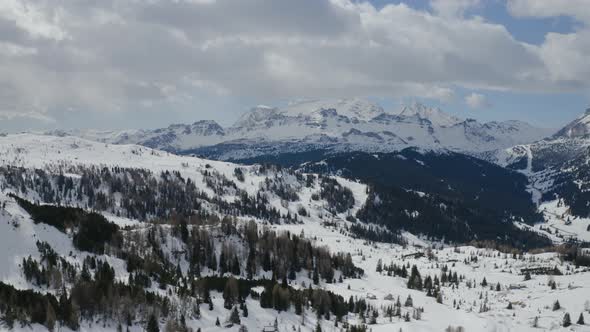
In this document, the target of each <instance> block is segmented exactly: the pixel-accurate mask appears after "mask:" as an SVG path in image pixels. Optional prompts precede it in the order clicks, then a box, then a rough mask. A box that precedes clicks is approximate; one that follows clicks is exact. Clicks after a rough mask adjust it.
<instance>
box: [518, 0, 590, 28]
mask: <svg viewBox="0 0 590 332" xmlns="http://www.w3.org/2000/svg"><path fill="white" fill-rule="evenodd" d="M589 7H590V3H589V2H588V0H509V1H508V10H509V11H510V13H511V14H512V15H514V16H517V17H556V16H571V17H575V18H576V19H578V20H580V21H582V22H586V23H590V10H588V8H589Z"/></svg>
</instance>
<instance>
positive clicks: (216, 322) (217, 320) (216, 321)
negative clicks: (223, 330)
mask: <svg viewBox="0 0 590 332" xmlns="http://www.w3.org/2000/svg"><path fill="white" fill-rule="evenodd" d="M220 325H221V323H219V317H217V318H216V319H215V326H220Z"/></svg>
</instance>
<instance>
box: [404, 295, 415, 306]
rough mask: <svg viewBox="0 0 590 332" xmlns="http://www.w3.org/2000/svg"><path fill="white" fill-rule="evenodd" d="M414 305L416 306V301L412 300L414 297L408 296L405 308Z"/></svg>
mask: <svg viewBox="0 0 590 332" xmlns="http://www.w3.org/2000/svg"><path fill="white" fill-rule="evenodd" d="M413 305H414V301H413V300H412V296H410V295H408V298H407V299H406V302H405V303H404V306H406V307H411V306H413Z"/></svg>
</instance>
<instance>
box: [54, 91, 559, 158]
mask: <svg viewBox="0 0 590 332" xmlns="http://www.w3.org/2000/svg"><path fill="white" fill-rule="evenodd" d="M551 133H552V131H551V130H547V129H540V128H535V127H533V126H531V125H529V124H526V123H524V122H519V121H505V122H489V123H483V124H482V123H479V122H477V121H475V120H472V119H466V120H462V119H459V118H457V117H455V116H452V115H449V114H447V113H445V112H443V111H442V110H440V109H438V108H436V109H435V108H430V107H427V106H425V105H422V104H419V103H413V104H410V105H406V106H403V107H402V108H401V110H399V111H398V112H391V113H390V112H386V111H384V110H383V108H381V107H380V106H379V105H376V104H374V103H371V102H369V101H366V100H362V99H339V100H313V101H303V102H298V103H293V104H290V105H288V106H286V107H282V108H278V107H269V106H264V105H261V106H257V107H255V108H253V109H251V110H250V111H249V112H247V113H245V114H244V115H242V116H241V117H240V119H239V120H238V121H237V122H236V123H235V124H234V125H233V126H232V127H229V128H222V127H221V126H219V125H218V124H217V123H215V122H213V121H200V122H197V123H194V124H192V125H172V126H169V127H168V128H162V129H156V130H140V131H123V132H96V131H94V132H93V131H91V132H84V131H75V130H74V131H69V132H58V133H55V132H50V133H49V134H50V135H51V134H61V135H64V134H69V135H73V136H80V137H84V138H87V139H91V140H98V141H101V142H108V143H113V144H131V143H132V144H139V145H144V146H148V147H152V148H157V149H163V150H167V151H172V152H176V153H197V154H202V155H206V156H208V157H213V158H216V159H239V158H244V155H243V153H244V150H245V148H246V147H247V150H248V151H249V152H248V156H246V157H253V156H258V155H264V154H266V153H268V152H269V151H268V150H269V148H268V146H270V145H272V146H274V147H276V148H275V149H276V151H273V152H272V153H282V152H298V151H309V150H313V149H328V150H346V151H365V152H391V151H397V150H401V149H404V148H407V147H421V148H428V149H448V150H453V151H458V152H467V153H479V152H483V151H491V150H497V149H503V148H508V147H511V146H514V145H518V144H525V143H530V142H534V141H537V140H539V139H541V138H543V137H546V136H547V135H550V134H551Z"/></svg>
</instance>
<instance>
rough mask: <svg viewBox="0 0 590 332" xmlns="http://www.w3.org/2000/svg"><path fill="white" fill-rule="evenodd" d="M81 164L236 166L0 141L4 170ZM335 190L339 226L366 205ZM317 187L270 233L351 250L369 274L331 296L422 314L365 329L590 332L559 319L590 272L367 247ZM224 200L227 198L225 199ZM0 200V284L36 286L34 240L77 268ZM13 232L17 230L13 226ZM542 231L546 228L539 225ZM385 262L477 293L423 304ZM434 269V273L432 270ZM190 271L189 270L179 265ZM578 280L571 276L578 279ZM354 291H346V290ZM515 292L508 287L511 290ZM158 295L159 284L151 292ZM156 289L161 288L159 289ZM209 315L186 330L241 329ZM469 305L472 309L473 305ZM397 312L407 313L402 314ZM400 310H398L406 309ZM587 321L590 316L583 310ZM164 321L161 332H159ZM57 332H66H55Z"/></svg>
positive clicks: (253, 314) (253, 316)
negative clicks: (26, 268)
mask: <svg viewBox="0 0 590 332" xmlns="http://www.w3.org/2000/svg"><path fill="white" fill-rule="evenodd" d="M71 163H74V164H84V165H112V166H114V165H118V166H122V167H141V168H148V169H150V170H152V171H154V172H159V171H161V170H170V171H171V170H178V171H179V172H181V174H182V175H183V176H185V177H190V178H191V179H194V180H195V181H197V183H202V181H203V179H202V175H201V173H200V170H201V168H203V167H205V165H206V164H209V165H211V167H212V168H214V169H215V170H217V171H219V172H220V173H222V174H226V175H227V176H228V177H229V176H231V174H232V173H233V170H234V168H235V167H236V166H235V165H233V164H229V163H223V162H215V161H208V160H203V159H199V158H190V157H179V156H175V155H172V154H168V153H165V152H160V151H154V150H150V149H147V148H144V147H138V146H133V145H119V146H117V145H107V144H104V143H93V142H89V141H85V140H82V139H77V138H71V137H66V138H55V137H49V136H35V135H9V136H6V137H0V165H15V166H24V167H29V168H46V167H50V168H51V167H57V166H58V165H60V164H71ZM246 174H247V175H246V180H245V181H244V182H243V183H241V182H236V184H237V185H238V186H240V187H241V188H243V189H245V190H248V191H249V192H250V193H254V192H255V191H256V190H257V189H258V188H259V185H260V183H261V182H262V181H263V180H264V177H263V176H259V175H256V174H254V173H246ZM338 181H339V182H340V184H341V185H344V186H347V187H349V188H350V189H351V190H352V191H353V193H354V196H355V201H356V205H355V206H354V207H353V209H352V211H349V212H345V213H342V214H340V215H337V216H335V217H334V218H333V220H334V221H335V222H336V223H337V224H340V225H342V224H344V223H346V221H345V217H346V215H347V214H348V213H352V214H354V212H355V211H356V210H357V209H359V208H360V207H361V205H362V203H363V202H364V201H365V199H366V197H367V194H366V186H365V185H363V184H360V183H357V182H354V181H349V180H344V179H340V178H339V179H338ZM314 190H318V188H302V189H301V192H300V193H299V196H300V201H299V202H293V203H291V204H292V205H290V206H288V207H287V208H286V209H295V208H296V206H298V205H303V206H305V207H306V209H308V211H310V212H311V213H310V216H309V217H303V218H302V221H303V223H302V224H300V225H273V226H270V227H272V228H274V229H276V230H279V231H281V230H284V231H290V232H292V233H295V234H299V233H302V232H303V233H304V234H305V236H306V237H309V238H315V239H316V240H315V242H316V245H325V246H327V247H329V248H330V250H331V251H332V252H338V251H342V252H349V253H351V254H352V255H353V261H354V263H355V265H357V266H358V267H360V268H363V269H364V270H365V276H364V277H363V278H361V279H345V280H344V283H342V284H339V283H336V284H325V283H322V284H321V287H325V288H327V289H329V290H331V291H333V292H336V293H338V294H341V295H342V296H344V298H348V297H350V296H351V295H352V296H356V297H367V296H370V295H374V296H375V297H376V299H374V300H371V299H368V300H367V301H369V302H370V303H371V304H372V305H374V306H377V307H379V306H382V305H383V306H387V305H393V302H391V301H388V300H385V299H384V297H385V296H386V295H388V294H392V295H393V296H394V299H395V298H397V296H399V297H400V299H401V301H402V303H403V302H404V301H405V299H406V297H407V296H408V295H411V296H412V298H413V301H414V306H415V307H423V308H424V314H423V315H422V320H419V321H415V320H412V321H411V322H404V321H403V320H400V319H398V318H394V319H393V320H392V321H391V322H390V320H389V318H386V317H383V315H380V317H379V318H378V319H377V324H376V325H371V326H369V328H370V329H372V331H374V332H381V331H383V332H386V331H387V332H389V331H399V330H400V329H402V331H443V330H444V329H445V328H446V327H447V326H449V325H451V326H455V327H456V326H463V327H464V328H465V330H466V331H468V332H470V331H490V332H492V331H543V330H545V331H546V330H557V331H559V330H562V331H570V330H574V331H586V330H590V329H588V328H586V327H584V326H577V325H573V326H572V327H571V328H569V329H566V328H562V327H561V322H562V318H563V315H564V313H565V312H569V313H570V315H571V317H572V320H573V321H574V322H575V321H576V320H577V317H578V316H579V314H580V312H582V311H584V310H585V302H586V301H588V300H590V273H588V272H582V271H581V269H576V268H575V267H574V266H572V265H570V264H567V263H562V262H560V260H559V258H558V257H557V256H556V254H554V253H539V254H534V255H533V254H525V255H524V256H523V258H522V259H519V258H517V259H514V258H513V256H512V255H505V254H500V253H499V252H497V251H495V250H486V249H476V248H473V247H468V246H465V247H458V248H453V247H444V248H443V249H439V245H440V244H433V243H430V242H428V241H426V240H424V239H422V238H421V237H420V236H416V235H412V234H408V233H405V234H404V236H405V237H406V238H407V239H408V240H409V242H410V243H411V245H408V246H407V247H405V248H404V247H401V246H398V245H389V244H379V243H377V244H371V243H368V242H366V241H364V240H359V239H353V238H351V237H349V236H347V235H344V234H343V233H342V232H341V229H340V228H336V227H327V226H324V225H322V223H321V221H320V218H319V215H323V214H325V213H326V211H325V210H324V206H323V204H322V202H321V201H312V200H311V194H312V193H313V191H314ZM224 199H228V200H229V199H232V198H231V197H226V198H224ZM0 201H2V202H4V201H5V202H7V204H6V209H5V210H2V211H0V248H1V250H0V280H2V281H3V282H7V283H10V284H13V285H14V286H15V287H17V288H21V289H22V288H34V287H33V286H32V285H31V284H29V283H28V282H26V280H25V279H24V277H23V276H22V274H21V273H20V268H19V266H18V265H19V264H20V261H22V259H23V258H25V257H27V256H28V255H31V256H33V257H37V258H38V255H39V254H38V252H37V249H36V246H35V242H36V241H37V240H40V241H47V242H48V243H50V245H51V246H52V247H53V248H54V249H55V250H56V251H57V252H58V253H59V254H60V255H62V256H64V257H68V260H70V261H71V262H77V263H79V264H81V262H82V260H83V258H84V255H86V254H85V253H80V252H78V251H77V250H76V249H75V248H73V246H72V242H71V239H70V238H69V237H68V236H67V235H65V234H63V233H60V232H59V231H57V230H56V229H54V228H52V227H50V226H47V225H43V224H37V225H35V224H34V223H33V222H32V220H31V219H30V217H29V216H28V215H27V214H26V213H25V212H24V211H23V210H22V209H21V208H20V207H19V206H18V205H17V204H16V203H15V202H14V201H13V200H12V199H11V198H9V197H7V196H6V193H1V194H0ZM271 203H272V204H273V205H275V206H277V208H279V207H280V208H281V209H285V207H282V206H281V204H280V200H279V199H278V198H277V199H274V200H271ZM545 207H546V208H547V209H546V210H547V211H551V213H554V214H555V215H560V214H562V213H563V210H562V208H561V207H558V206H557V203H556V202H549V203H546V204H545V205H542V206H541V209H542V210H543V209H544V208H545ZM107 218H108V219H109V220H112V221H113V222H116V223H118V224H120V225H131V226H134V227H139V229H141V227H145V224H143V223H140V222H138V221H134V220H127V219H122V218H117V217H113V216H107ZM588 223H589V221H588V220H574V221H573V222H572V224H571V225H570V226H565V225H564V224H563V221H562V220H560V219H559V218H558V217H556V218H555V220H553V221H552V220H550V221H549V223H548V225H549V226H551V227H555V228H559V229H560V232H562V231H563V232H566V231H568V232H574V233H576V234H579V235H580V236H586V234H587V232H586V231H585V227H586V225H588ZM15 225H16V226H15ZM545 226H547V225H545ZM178 245H179V244H178V243H177V242H176V241H175V240H174V239H172V238H169V239H167V240H166V241H165V243H164V245H163V247H164V250H166V251H167V252H170V250H172V249H173V247H175V246H178ZM429 245H434V246H435V247H436V249H434V250H433V253H434V255H435V256H436V257H437V258H438V262H435V261H429V260H428V259H427V258H426V257H422V258H419V259H413V258H412V259H406V260H402V255H405V254H409V253H414V252H416V251H423V250H425V247H426V246H429ZM476 255H477V258H478V262H473V263H465V262H464V261H465V260H466V259H468V258H469V257H470V256H476ZM103 259H107V260H108V261H109V264H111V265H113V266H114V267H115V271H116V276H117V278H118V279H119V280H122V281H124V280H126V279H127V272H126V269H125V264H124V262H122V261H120V260H118V259H114V258H111V257H103ZM379 259H381V260H382V261H383V263H384V264H389V263H390V262H393V263H396V264H398V265H399V264H400V263H404V264H407V263H409V264H410V265H413V264H416V265H417V266H418V268H419V270H420V272H421V274H422V276H426V275H431V276H433V277H434V276H435V275H440V273H441V270H440V267H442V266H443V265H445V264H446V265H447V266H448V267H449V269H450V270H452V271H454V272H457V274H459V275H464V276H465V278H466V280H472V281H473V282H474V284H475V286H474V288H467V287H466V283H465V282H462V283H460V286H459V287H458V288H457V289H452V288H450V287H444V288H443V304H438V303H436V301H435V299H434V298H431V297H426V296H425V293H424V292H419V291H414V290H409V289H407V287H406V282H407V280H406V279H402V278H397V277H388V276H386V275H381V274H379V273H377V272H375V266H376V264H377V261H378V260H379ZM437 264H438V267H437ZM181 266H182V268H183V269H184V268H185V267H186V262H183V264H181ZM531 266H548V267H553V266H558V267H559V269H560V270H561V271H563V272H564V273H565V274H566V275H564V276H555V277H552V278H554V280H555V281H556V283H557V289H555V290H551V288H550V287H549V286H548V285H547V282H548V277H547V276H533V277H532V279H531V280H529V281H524V279H523V276H522V275H521V273H520V269H521V268H523V267H531ZM574 272H576V273H574ZM484 277H485V278H486V280H487V282H488V284H489V285H495V284H496V283H498V282H499V283H500V284H501V285H502V290H501V291H499V292H498V291H495V290H494V291H492V290H490V288H489V286H488V287H481V286H479V283H480V282H481V281H482V279H483V278H484ZM301 282H305V284H306V285H308V284H309V283H310V280H309V279H308V277H307V274H306V273H300V274H299V275H298V276H297V281H296V282H295V283H294V284H293V286H294V287H298V285H300V284H301ZM348 286H350V289H348ZM509 286H513V287H512V288H514V289H509ZM154 287H155V286H154ZM155 290H157V289H156V288H155ZM212 296H213V301H214V304H215V309H214V310H213V311H209V310H208V309H207V308H205V306H203V307H202V310H201V313H202V318H201V319H200V320H189V321H188V322H187V324H188V325H189V326H191V327H192V328H193V329H194V330H196V329H197V328H199V327H200V328H202V331H237V330H238V327H237V326H234V327H233V328H231V329H226V328H218V327H215V325H214V322H215V319H216V318H217V317H219V319H220V320H221V321H224V320H225V318H227V317H228V316H229V311H227V310H225V309H223V299H222V297H221V294H219V293H215V292H214V293H212ZM486 297H487V303H488V306H489V307H490V310H489V311H488V312H482V313H480V312H479V309H480V305H481V303H482V301H483V300H482V299H485V298H486ZM555 300H559V302H560V303H561V306H562V309H560V310H558V311H552V310H551V307H552V304H553V302H554V301H555ZM454 302H456V303H458V304H459V308H458V309H457V308H453V303H454ZM508 302H511V303H512V304H513V310H508V309H506V307H507V305H508ZM474 303H475V304H474ZM247 305H248V310H249V313H250V315H249V317H248V318H242V324H244V325H246V326H247V327H248V330H249V331H260V330H262V328H263V327H264V326H266V325H271V324H272V323H273V322H274V319H275V318H277V320H278V323H279V330H280V331H293V326H294V327H295V330H297V328H299V327H300V325H301V324H302V318H301V317H300V316H297V315H295V313H294V311H293V310H290V311H289V312H282V313H280V314H279V313H277V312H276V311H274V310H267V309H261V308H260V306H259V304H258V301H254V300H252V299H251V298H249V299H248V300H247ZM402 310H407V309H406V308H402ZM403 312H404V311H403ZM585 315H586V318H587V320H588V319H589V318H590V314H589V313H588V312H587V311H586V312H585ZM535 316H538V317H539V328H533V327H532V321H533V319H534V317H535ZM349 322H351V323H358V321H357V318H355V317H353V316H351V317H349ZM163 324H164V322H162V329H163V327H164V326H163ZM315 326H316V315H315V314H314V313H312V312H310V311H308V312H307V313H306V316H305V322H304V325H302V326H301V330H302V331H313V330H314V329H315ZM322 326H323V330H324V331H339V329H338V328H335V327H334V321H333V320H332V321H331V322H327V321H325V320H323V321H322ZM142 328H143V327H140V326H135V327H133V328H132V329H131V330H132V331H140V330H142ZM115 329H116V323H115V322H109V323H107V324H106V325H103V323H102V322H99V323H94V324H90V323H89V322H84V323H83V326H82V327H81V330H82V331H114V330H115ZM16 330H19V331H31V330H35V331H40V330H44V328H43V327H42V326H38V325H35V326H32V327H26V326H25V327H21V326H20V325H18V324H17V327H16ZM60 330H61V331H64V330H67V329H65V328H61V329H60Z"/></svg>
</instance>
